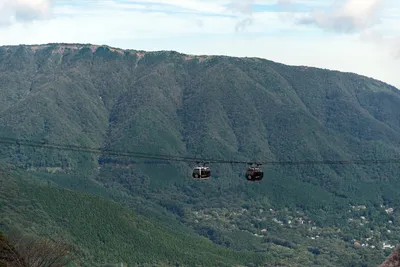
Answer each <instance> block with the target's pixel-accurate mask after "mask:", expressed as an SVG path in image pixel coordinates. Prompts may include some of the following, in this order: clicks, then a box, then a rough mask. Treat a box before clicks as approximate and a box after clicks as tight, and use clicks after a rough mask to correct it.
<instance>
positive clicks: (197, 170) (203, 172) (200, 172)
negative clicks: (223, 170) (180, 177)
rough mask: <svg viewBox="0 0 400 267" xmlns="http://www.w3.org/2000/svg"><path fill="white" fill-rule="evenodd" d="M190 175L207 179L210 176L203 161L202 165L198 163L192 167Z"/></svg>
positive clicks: (209, 171)
mask: <svg viewBox="0 0 400 267" xmlns="http://www.w3.org/2000/svg"><path fill="white" fill-rule="evenodd" d="M192 177H193V178H195V179H199V180H208V179H210V177H211V170H210V168H209V167H207V166H205V163H203V166H200V165H199V164H198V166H196V167H194V169H193V173H192Z"/></svg>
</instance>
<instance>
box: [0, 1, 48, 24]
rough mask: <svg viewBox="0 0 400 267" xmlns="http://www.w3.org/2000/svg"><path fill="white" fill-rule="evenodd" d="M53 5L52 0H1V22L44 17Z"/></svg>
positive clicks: (8, 22)
mask: <svg viewBox="0 0 400 267" xmlns="http://www.w3.org/2000/svg"><path fill="white" fill-rule="evenodd" d="M51 5H52V3H51V0H0V24H3V25H4V24H11V23H13V22H15V21H30V20H34V19H39V18H43V17H45V16H46V15H48V14H49V12H50V9H51Z"/></svg>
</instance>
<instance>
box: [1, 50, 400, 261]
mask: <svg viewBox="0 0 400 267" xmlns="http://www.w3.org/2000/svg"><path fill="white" fill-rule="evenodd" d="M399 115H400V93H399V92H398V90H397V89H396V88H394V87H393V86H390V85H388V84H385V83H383V82H380V81H376V80H374V79H370V78H367V77H363V76H359V75H356V74H352V73H341V72H336V71H329V70H322V69H316V68H309V67H303V66H287V65H283V64H279V63H276V62H272V61H268V60H264V59H257V58H232V57H222V56H192V55H184V54H180V53H177V52H172V51H161V52H146V51H135V50H121V49H116V48H110V47H107V46H95V45H90V44H87V45H83V44H48V45H42V46H9V47H7V46H4V47H0V125H1V128H0V141H2V140H3V139H4V138H20V139H27V140H33V141H45V142H48V143H49V144H64V145H75V146H84V147H94V148H97V147H101V148H104V149H108V150H113V151H134V152H140V153H152V154H163V155H170V156H181V157H197V158H213V159H224V160H237V161H304V160H311V161H315V160H352V159H393V158H398V157H399V154H400V153H399V152H400V135H399V134H398V132H399V129H400V120H399V118H400V116H399ZM1 138H3V139H1ZM126 160H127V159H126V158H123V157H119V156H116V155H108V154H106V153H103V154H96V153H83V152H77V151H66V150H57V149H45V148H40V147H32V146H24V145H9V144H5V142H2V143H1V144H0V162H1V163H2V164H3V165H4V166H8V167H7V168H9V169H13V170H15V171H18V172H19V174H18V176H17V177H23V179H24V181H25V180H29V181H30V182H29V183H28V182H19V184H18V188H21V189H19V190H26V191H27V192H29V194H28V193H27V195H26V196H25V199H26V200H27V201H29V200H30V199H35V198H38V199H39V200H37V201H42V202H40V203H41V210H44V211H45V212H46V213H48V216H50V217H46V218H39V219H37V220H38V221H37V222H36V223H37V224H38V225H39V224H40V223H41V222H48V223H49V224H51V225H53V227H56V228H57V229H58V230H57V231H63V232H65V233H66V236H68V237H69V238H71V242H72V243H75V244H77V245H78V246H79V247H80V248H81V249H82V251H83V252H82V253H84V254H82V255H84V257H83V258H84V259H86V260H89V261H92V262H102V261H103V260H119V258H121V260H122V259H123V260H126V261H133V262H137V263H141V262H144V261H145V260H148V259H154V260H155V261H161V262H168V261H169V260H171V261H169V262H175V261H177V259H182V261H181V262H184V263H187V264H189V265H190V264H191V263H193V262H197V263H199V264H201V263H202V262H204V263H205V262H206V260H210V261H212V262H218V261H219V262H225V263H227V264H228V265H229V264H230V263H232V264H233V263H237V264H240V263H242V264H247V263H250V262H253V263H259V262H262V261H263V260H265V261H267V260H269V261H270V262H272V261H276V262H277V261H282V263H284V262H292V263H293V262H294V263H297V264H298V265H299V266H313V264H314V265H315V266H352V265H351V264H356V265H357V264H367V266H376V264H377V263H380V262H382V261H383V260H384V258H385V256H387V255H388V254H389V253H390V251H391V249H385V250H384V249H382V246H383V243H384V242H385V243H386V244H388V243H390V244H392V245H393V244H394V245H396V244H398V243H399V242H400V229H398V226H397V225H396V223H395V222H396V221H397V220H398V219H399V217H398V216H399V215H398V211H397V205H398V204H397V203H399V201H400V193H399V192H398V190H397V189H396V188H397V186H398V185H400V179H399V178H398V173H399V170H400V168H399V167H400V165H399V164H386V165H384V164H370V165H286V166H263V169H264V170H265V176H264V177H265V178H264V180H263V181H262V182H260V183H249V182H247V181H246V180H245V179H244V176H243V175H244V171H245V168H246V165H244V164H243V165H241V164H211V166H210V167H211V169H212V179H211V180H210V181H203V182H199V181H193V180H192V179H191V178H190V175H191V169H192V168H193V167H194V166H195V162H172V161H171V162H167V163H166V164H158V165H157V164H144V163H143V162H142V161H143V160H144V159H138V158H131V159H129V160H131V161H132V160H133V161H136V163H133V164H127V163H124V162H125V161H126ZM39 181H41V182H43V183H44V184H47V182H49V183H50V184H52V187H51V189H50V188H48V187H46V186H44V187H43V186H39V184H40V183H39ZM24 184H27V185H28V184H29V186H28V188H31V187H32V188H34V190H31V191H29V190H28V189H22V188H24V186H25V185H24ZM19 197H20V196H19ZM19 197H16V198H15V199H18V198H19ZM98 198H100V199H98ZM40 199H41V200H40ZM64 199H65V200H64ZM76 199H82V201H83V200H85V202H87V204H83V205H81V206H79V205H78V206H79V207H77V208H76V210H75V208H73V207H74V206H76V204H74V203H75V202H74V201H75V200H76ZM4 201H11V200H10V197H6V198H4ZM57 201H62V202H63V201H65V202H66V203H69V204H68V205H70V206H69V207H71V208H70V209H68V210H69V211H70V212H73V213H72V214H70V215H69V216H71V218H70V219H68V220H69V221H71V222H72V223H70V224H68V225H66V224H65V223H63V222H62V221H59V220H58V219H57V218H59V217H57V216H60V215H59V214H58V212H61V211H60V209H59V205H60V203H58V202H57ZM100 201H103V202H104V203H103V204H100ZM114 202H115V203H114ZM57 203H58V204H57ZM112 203H113V204H112ZM98 205H99V207H97V206H98ZM112 205H116V206H115V207H116V208H114V206H112ZM22 207H24V208H26V204H23V205H22ZM117 207H118V208H117ZM360 207H362V208H360ZM98 208H99V210H98ZM388 208H394V212H387V211H385V210H387V209H388ZM80 209H82V210H80ZM121 209H127V210H135V211H136V212H137V214H140V216H144V217H143V218H145V219H143V220H150V221H152V222H154V223H156V224H157V225H161V226H160V227H165V229H174V231H175V232H176V234H171V235H170V236H168V237H167V236H165V234H161V233H160V231H161V232H162V230H159V232H157V233H156V234H154V237H151V238H154V240H156V239H155V236H158V235H160V236H161V237H162V236H165V239H162V238H161V237H160V239H157V240H158V241H157V242H156V241H154V242H155V243H149V244H148V246H152V247H153V246H154V247H155V248H157V249H158V250H159V251H160V252H155V251H151V250H150V252H149V250H148V249H147V248H148V247H145V249H144V250H143V251H145V252H140V251H138V252H135V253H127V252H126V251H132V249H133V250H135V248H136V247H135V244H136V243H134V242H132V243H129V242H127V243H124V242H126V239H124V238H123V237H124V236H129V235H135V233H136V232H135V231H136V230H132V228H131V227H132V226H131V225H130V224H129V223H128V224H127V222H126V220H125V217H123V216H122V217H121V213H117V211H116V210H121ZM85 210H90V211H94V212H95V213H94V214H93V217H89V218H88V219H87V220H85V221H84V222H85V223H82V222H81V221H79V220H78V219H77V217H79V216H80V214H82V213H86V212H85ZM63 213H64V211H63ZM8 214H9V215H7V216H9V217H8V220H5V219H3V220H2V222H1V223H2V224H1V225H2V227H3V228H4V229H8V228H7V227H10V225H12V224H13V223H14V222H15V221H18V222H22V221H25V222H26V223H24V224H22V225H21V228H22V229H25V230H26V231H28V230H29V229H30V227H32V225H33V222H32V221H31V219H28V218H22V217H20V215H18V216H19V217H18V216H17V214H18V213H17V212H16V211H14V210H13V209H11V210H9V211H8ZM100 214H109V215H107V217H110V216H111V217H113V218H114V220H115V222H113V225H115V227H116V229H117V230H118V231H120V232H118V233H115V234H114V235H112V238H111V237H110V233H113V231H117V230H115V229H113V228H112V227H111V228H107V229H105V230H104V231H106V233H105V234H106V235H105V237H103V236H102V232H103V230H102V229H103V227H104V226H103V224H101V223H100V222H101V221H102V220H104V219H100V218H99V217H97V216H100ZM14 216H17V217H15V218H14ZM24 216H25V215H24ZM26 216H27V215H26ZM51 216H56V217H51ZM63 216H65V215H63ZM130 216H139V215H130ZM134 218H136V217H134ZM138 218H139V217H138ZM140 218H142V217H140ZM363 218H364V219H363ZM82 225H86V226H85V227H88V228H82V227H83V226H82ZM140 225H141V226H140V227H139V228H140V229H143V231H145V233H148V229H149V228H146V227H145V226H144V225H146V224H145V223H142V224H140ZM36 227H38V226H36ZM78 227H79V229H85V230H77V229H78ZM142 227H143V228H142ZM139 228H138V229H139ZM50 229H51V228H43V229H42V231H41V232H37V233H38V234H43V235H44V234H48V235H50V234H52V232H51V230H50ZM146 229H147V230H146ZM159 229H164V228H159ZM0 230H1V229H0ZM54 231H55V230H54ZM80 231H83V232H80ZM389 231H390V232H389ZM53 233H54V232H53ZM83 233H84V234H83ZM89 236H90V237H89ZM139 236H140V237H139V239H140V240H152V239H151V238H150V237H149V238H147V237H146V234H143V235H139ZM199 236H203V237H206V238H208V239H210V240H212V241H213V243H214V245H215V246H214V245H213V246H211V245H210V244H208V243H207V242H206V241H201V242H205V243H204V244H203V243H201V244H199V247H193V246H194V242H189V241H190V240H191V238H195V240H201V239H198V238H200V237H199ZM81 238H83V239H81ZM104 238H109V239H107V242H109V243H107V245H105V244H106V243H105V239H104ZM185 238H188V241H187V242H188V243H182V244H180V243H179V242H177V243H174V245H172V243H171V245H170V243H168V242H175V241H167V240H170V239H171V240H180V239H185ZM355 241H357V242H361V243H362V244H364V245H366V244H368V246H363V247H361V248H360V249H354V248H353V243H354V242H355ZM85 242H87V243H85ZM102 242H104V243H102ZM121 242H122V243H121ZM143 242H144V241H143ZM146 242H151V241H146ZM199 242H200V241H199ZM119 244H123V245H121V246H122V247H120V245H119ZM180 245H182V246H181V247H182V248H187V252H182V253H184V254H180V253H181V252H179V250H178V251H177V250H175V249H174V247H175V246H177V247H178V248H179V246H180ZM200 247H201V248H202V249H200ZM217 248H218V249H217ZM198 249H200V250H201V251H202V253H200V252H198V253H197V252H196V256H193V255H194V254H193V253H194V251H198ZM219 250H221V252H216V251H219ZM124 251H125V252H124ZM135 251H136V250H135ZM184 251H186V250H184ZM208 251H214V252H215V253H214V252H208ZM146 253H149V254H146ZM207 253H211V255H221V257H222V258H218V257H217V256H215V257H214V256H208V254H207ZM238 253H244V255H246V256H244V257H247V258H246V259H247V260H244V261H240V260H239V256H237V255H240V254H238ZM254 253H259V255H258V254H257V255H256V254H254ZM128 254H129V255H128ZM213 257H214V258H213ZM117 258H118V259H117ZM190 260H193V261H190ZM369 264H370V265H369ZM374 264H375V265H374Z"/></svg>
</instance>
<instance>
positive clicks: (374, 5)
mask: <svg viewBox="0 0 400 267" xmlns="http://www.w3.org/2000/svg"><path fill="white" fill-rule="evenodd" d="M384 1H385V0H346V1H336V2H335V5H333V6H332V8H331V9H330V10H329V11H315V12H312V13H310V14H308V16H307V17H305V18H303V19H301V20H300V21H299V23H305V24H315V25H317V26H319V27H321V28H323V29H329V30H334V31H339V32H354V31H356V32H359V31H363V30H365V29H367V28H370V27H372V26H373V25H375V24H377V23H378V22H379V18H380V16H379V15H380V14H379V13H380V11H381V9H382V7H383V4H384Z"/></svg>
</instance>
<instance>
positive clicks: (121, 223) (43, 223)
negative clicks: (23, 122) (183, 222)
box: [0, 171, 268, 266]
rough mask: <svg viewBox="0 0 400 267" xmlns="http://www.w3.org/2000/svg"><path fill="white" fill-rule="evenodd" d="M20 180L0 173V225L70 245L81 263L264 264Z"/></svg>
mask: <svg viewBox="0 0 400 267" xmlns="http://www.w3.org/2000/svg"><path fill="white" fill-rule="evenodd" d="M24 176H26V174H10V173H8V172H4V171H1V173H0V181H1V184H2V187H1V189H0V190H1V192H0V193H1V194H0V195H1V199H0V200H1V202H0V211H1V214H2V218H1V220H0V225H3V226H4V225H8V223H10V224H9V225H12V228H14V229H15V228H17V229H24V230H25V231H28V232H30V233H33V234H39V235H51V236H53V237H55V238H57V239H60V238H61V239H63V241H64V242H68V243H70V244H74V245H75V249H77V251H75V253H77V255H78V257H80V260H81V261H83V262H82V263H83V264H93V263H97V264H100V263H118V262H125V263H129V264H134V263H141V264H143V263H153V264H168V265H175V264H178V263H179V264H184V265H189V266H193V265H196V264H198V265H203V266H211V265H213V266H216V265H219V266H222V265H224V266H225V265H226V266H232V265H234V264H247V263H250V262H253V263H255V264H262V263H263V262H265V261H267V260H268V257H267V256H266V255H265V254H264V255H261V254H260V255H259V256H257V255H256V254H255V253H250V252H249V253H246V252H243V253H242V252H233V251H229V250H228V249H224V248H220V247H217V246H216V245H213V244H212V243H211V241H208V240H205V239H204V238H201V237H195V236H189V235H185V234H182V233H180V232H179V231H175V230H174V231H171V230H170V229H167V228H163V227H161V226H160V225H159V224H158V223H154V222H152V221H149V220H148V219H144V218H143V217H142V216H140V215H137V214H135V213H134V212H132V211H130V210H129V209H126V208H124V207H122V206H121V205H119V204H117V203H115V202H112V201H109V200H107V199H104V198H100V197H96V196H93V195H89V194H85V193H77V192H74V191H70V190H64V189H59V188H57V187H53V186H51V185H46V184H45V183H44V184H40V182H39V183H38V181H36V182H35V181H34V180H31V181H29V180H27V179H25V178H22V177H24ZM11 222H12V223H11ZM26 225H29V228H26Z"/></svg>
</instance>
